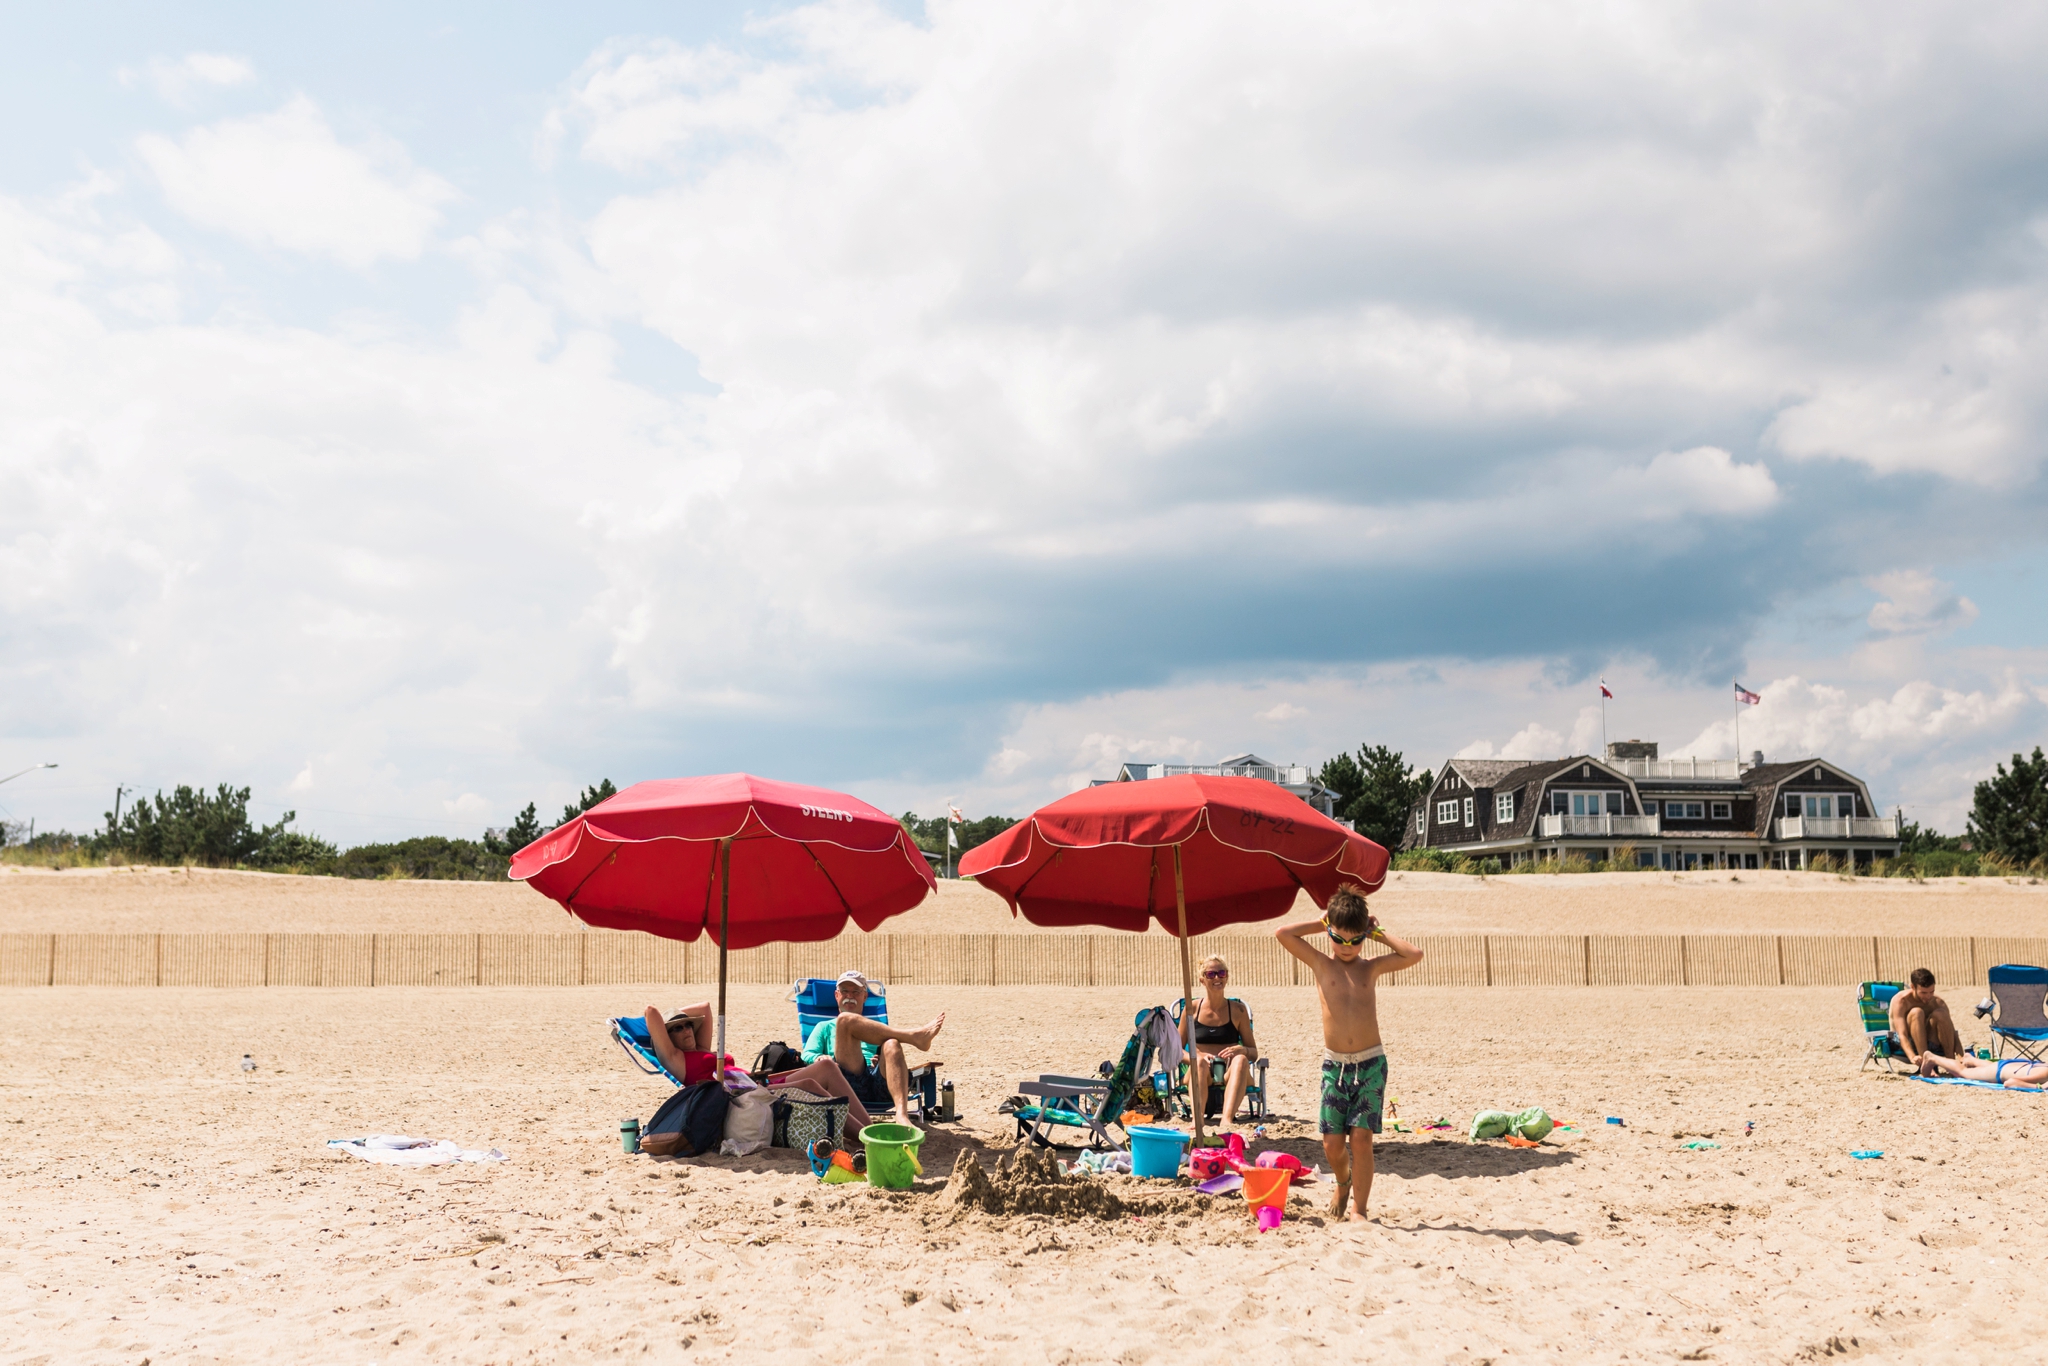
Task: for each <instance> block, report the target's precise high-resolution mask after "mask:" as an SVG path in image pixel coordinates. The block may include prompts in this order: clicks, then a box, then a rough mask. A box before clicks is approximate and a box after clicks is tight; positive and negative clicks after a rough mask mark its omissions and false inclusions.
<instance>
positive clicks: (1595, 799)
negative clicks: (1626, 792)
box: [1571, 792, 1621, 816]
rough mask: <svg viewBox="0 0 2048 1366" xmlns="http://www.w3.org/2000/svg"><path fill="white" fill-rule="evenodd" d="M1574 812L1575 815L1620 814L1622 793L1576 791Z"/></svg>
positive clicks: (1573, 804)
mask: <svg viewBox="0 0 2048 1366" xmlns="http://www.w3.org/2000/svg"><path fill="white" fill-rule="evenodd" d="M1571 797H1572V814H1573V815H1574V816H1619V815H1620V814H1621V794H1620V793H1619V792H1574V793H1572V794H1571Z"/></svg>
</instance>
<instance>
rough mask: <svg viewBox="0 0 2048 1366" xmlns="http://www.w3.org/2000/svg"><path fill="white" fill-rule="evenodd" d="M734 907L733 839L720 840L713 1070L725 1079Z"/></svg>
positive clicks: (722, 1079) (720, 1078)
mask: <svg viewBox="0 0 2048 1366" xmlns="http://www.w3.org/2000/svg"><path fill="white" fill-rule="evenodd" d="M731 908H732V841H731V840H729V839H724V840H720V841H719V842H718V1051H717V1056H715V1057H713V1058H712V1060H711V1070H712V1071H714V1072H715V1073H717V1074H718V1079H719V1081H721V1082H723V1081H724V1080H725V931H726V925H727V923H728V913H729V912H730V910H731Z"/></svg>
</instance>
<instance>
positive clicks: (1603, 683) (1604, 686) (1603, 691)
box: [1600, 678, 1614, 698]
mask: <svg viewBox="0 0 2048 1366" xmlns="http://www.w3.org/2000/svg"><path fill="white" fill-rule="evenodd" d="M1600 695H1601V696H1602V697H1608V698H1611V697H1613V696H1614V694H1613V693H1612V692H1609V691H1608V689H1607V680H1606V679H1604V678H1603V679H1601V680H1600Z"/></svg>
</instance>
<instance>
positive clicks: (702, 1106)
mask: <svg viewBox="0 0 2048 1366" xmlns="http://www.w3.org/2000/svg"><path fill="white" fill-rule="evenodd" d="M731 1104H732V1097H731V1096H728V1095H727V1094H726V1093H725V1085H724V1083H722V1082H716V1081H700V1082H698V1083H697V1084H696V1085H695V1086H685V1087H683V1088H682V1089H681V1090H680V1091H677V1092H676V1093H675V1094H674V1095H672V1096H670V1097H669V1098H668V1099H667V1100H665V1101H663V1102H662V1105H661V1108H660V1109H659V1110H656V1111H655V1112H654V1118H653V1119H650V1120H648V1121H647V1124H646V1126H645V1127H644V1128H642V1129H641V1130H640V1151H641V1152H643V1153H651V1154H652V1155H653V1156H655V1157H702V1156H703V1155H704V1154H706V1153H715V1152H717V1151H718V1145H719V1143H720V1142H721V1141H723V1140H724V1138H725V1112H726V1109H727V1107H729V1106H730V1105H731Z"/></svg>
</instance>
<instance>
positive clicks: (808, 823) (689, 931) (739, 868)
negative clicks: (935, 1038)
mask: <svg viewBox="0 0 2048 1366" xmlns="http://www.w3.org/2000/svg"><path fill="white" fill-rule="evenodd" d="M511 876H512V878H513V879H514V880H515V881H522V882H525V883H526V884H527V885H528V886H529V887H532V888H534V889H535V890H536V891H538V892H540V893H542V894H543V895H545V896H547V897H550V898H552V899H553V900H555V901H558V902H560V903H561V905H562V909H563V910H566V911H567V912H569V914H571V915H573V916H575V917H576V918H577V919H578V920H581V921H583V922H584V923H585V924H589V925H596V926H599V927H601V928H604V929H612V930H645V931H646V932H647V933H649V934H658V935H660V936H662V937H663V938H665V939H681V940H686V941H687V940H694V939H696V938H697V937H698V936H699V935H702V934H709V935H711V937H712V939H713V942H715V943H716V944H717V945H718V1042H717V1052H718V1054H719V1056H721V1057H723V1056H724V1055H725V955H726V950H727V949H732V948H740V949H750V948H754V947H756V946H757V945H761V944H772V943H781V942H784V941H789V940H795V941H807V940H818V939H831V938H833V937H834V936H836V935H838V934H840V933H841V932H842V931H844V930H845V929H846V922H847V921H849V920H851V921H852V922H853V923H854V924H856V925H858V926H860V927H861V929H863V930H867V931H869V932H872V931H874V930H875V929H876V928H878V927H879V926H880V925H881V923H882V922H883V921H884V920H887V919H888V918H889V917H890V916H892V915H899V914H901V913H902V912H904V911H907V910H909V909H910V908H911V907H913V906H915V905H917V904H918V903H919V902H921V901H923V900H924V899H925V898H926V897H927V896H929V895H931V894H932V893H933V892H935V891H937V890H938V879H937V878H935V877H934V876H933V875H932V870H931V867H930V865H929V864H927V863H926V862H925V860H924V855H923V854H922V853H920V852H919V851H918V848H917V845H916V844H915V842H913V841H912V840H911V838H910V833H909V832H908V831H906V830H905V829H904V828H903V826H902V824H901V823H900V822H899V821H897V820H896V818H895V817H893V816H890V815H887V814H885V813H884V812H881V811H878V810H876V809H875V808H874V807H872V806H869V805H868V804H867V803H866V802H864V801H861V800H860V799H859V798H857V797H849V796H847V795H846V794H845V793H843V792H833V791H831V790H830V789H828V788H822V787H807V786H805V785H803V784H801V783H781V782H776V781H774V780H773V779H769V778H756V777H753V776H752V775H750V774H746V773H721V774H717V775H714V776H711V777H702V778H663V779H657V780H655V781H653V782H645V783H635V784H634V785H633V786H631V787H629V788H627V789H626V790H625V791H624V792H621V793H619V794H618V795H617V796H615V797H611V798H609V799H607V800H605V801H602V802H599V803H598V804H597V805H596V806H593V807H592V808H590V810H588V811H586V812H584V813H583V814H582V815H581V816H578V817H577V818H576V819H575V820H573V821H570V822H569V823H568V824H566V825H563V826H561V827H559V828H557V829H555V830H552V831H549V832H548V833H547V834H545V835H543V836H541V837H540V838H539V839H537V840H535V841H534V842H533V843H532V844H529V845H527V846H526V847H525V848H524V849H521V850H520V851H519V852H518V853H516V854H514V855H513V856H512V867H511Z"/></svg>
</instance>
